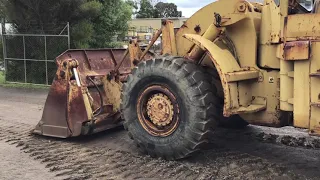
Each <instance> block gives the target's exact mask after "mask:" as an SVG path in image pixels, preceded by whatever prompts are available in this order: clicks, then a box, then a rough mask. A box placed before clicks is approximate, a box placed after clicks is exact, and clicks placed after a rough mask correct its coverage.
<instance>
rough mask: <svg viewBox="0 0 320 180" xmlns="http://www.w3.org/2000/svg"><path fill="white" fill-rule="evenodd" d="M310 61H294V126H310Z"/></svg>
mask: <svg viewBox="0 0 320 180" xmlns="http://www.w3.org/2000/svg"><path fill="white" fill-rule="evenodd" d="M309 67H310V61H295V62H294V69H295V71H294V92H293V94H294V105H293V109H294V111H293V118H294V120H293V122H294V126H296V127H301V128H309V116H310V78H309V74H310V69H309Z"/></svg>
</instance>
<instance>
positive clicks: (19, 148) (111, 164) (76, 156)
mask: <svg viewBox="0 0 320 180" xmlns="http://www.w3.org/2000/svg"><path fill="white" fill-rule="evenodd" d="M46 94H47V92H46V91H44V90H20V89H7V88H1V87H0V160H1V161H0V168H1V171H0V179H44V180H45V179H55V178H56V179H320V171H319V167H320V160H319V157H320V150H319V147H318V144H317V142H318V140H319V139H316V138H315V139H314V138H310V137H304V136H305V135H306V134H305V133H304V132H303V131H297V132H296V133H293V134H291V135H290V137H289V136H286V135H285V134H287V132H286V131H288V130H290V131H291V130H292V129H290V128H285V129H284V130H278V129H272V128H260V127H255V126H250V127H248V128H247V129H246V130H244V131H231V130H226V129H219V130H217V133H216V136H215V137H213V138H212V140H211V141H212V143H211V148H209V149H207V150H204V151H202V152H200V153H199V154H197V155H195V156H194V157H192V158H189V159H185V160H181V161H164V160H161V159H153V158H151V157H149V156H146V155H143V154H141V153H140V152H139V151H138V149H137V148H136V147H135V145H134V144H133V143H132V141H131V140H130V139H129V138H128V137H127V135H126V132H125V131H124V130H123V129H121V128H119V129H116V130H111V131H108V132H103V133H100V134H96V135H93V136H88V137H84V138H72V139H68V140H60V139H54V138H44V137H39V136H35V135H31V134H30V133H29V132H30V130H31V129H32V128H33V127H34V126H35V125H36V124H37V122H38V120H39V119H40V118H41V113H42V109H43V104H44V102H45V98H46ZM268 132H271V133H272V134H275V135H273V136H271V135H270V134H268ZM283 132H285V133H283ZM281 133H282V134H281ZM291 136H292V137H291ZM296 137H297V138H296ZM300 142H302V143H300ZM319 142H320V141H319ZM292 146H298V147H292ZM312 146H313V148H312Z"/></svg>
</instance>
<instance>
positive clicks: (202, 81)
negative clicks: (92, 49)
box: [121, 56, 221, 160]
mask: <svg viewBox="0 0 320 180" xmlns="http://www.w3.org/2000/svg"><path fill="white" fill-rule="evenodd" d="M207 79H208V78H207V77H206V75H205V72H204V69H203V68H202V67H200V66H197V65H195V64H193V63H190V62H187V61H185V59H184V58H180V57H171V56H168V57H163V58H162V59H153V60H149V61H146V62H141V63H140V64H139V65H138V67H136V68H135V69H133V72H132V75H130V76H129V77H128V80H127V83H125V84H124V85H123V92H122V98H121V99H122V101H121V112H122V117H123V118H124V119H125V122H124V127H125V129H126V130H128V134H129V136H130V137H131V138H132V139H133V140H134V141H135V143H136V144H137V145H138V147H139V148H140V149H141V150H142V151H143V152H144V153H147V154H149V155H151V156H152V157H162V158H164V159H167V160H174V159H181V158H185V157H188V156H191V155H192V154H193V153H195V152H197V151H199V150H200V149H202V148H204V147H206V145H207V144H208V142H209V138H210V136H212V135H213V130H214V128H215V127H216V125H217V121H218V119H219V115H220V114H221V112H219V111H220V109H221V108H219V107H218V106H219V104H218V103H217V102H218V100H217V97H216V89H214V88H212V86H211V85H210V83H209V82H208V80H207ZM154 84H162V85H165V86H166V87H168V89H169V90H170V91H171V92H172V93H173V94H174V95H175V97H176V99H177V102H178V104H179V111H180V115H179V119H180V122H179V125H178V127H177V129H176V130H175V131H174V132H173V133H172V134H170V135H169V136H166V137H161V136H154V135H151V134H150V133H149V132H148V131H146V130H145V128H143V126H142V125H141V123H140V121H139V119H138V115H137V105H136V104H137V103H138V102H137V99H138V97H139V94H140V93H141V92H142V91H143V90H144V89H146V88H148V87H150V86H152V85H154Z"/></svg>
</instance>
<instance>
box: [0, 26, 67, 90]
mask: <svg viewBox="0 0 320 180" xmlns="http://www.w3.org/2000/svg"><path fill="white" fill-rule="evenodd" d="M2 36H3V37H2V41H3V56H4V68H5V74H6V82H15V83H31V84H45V85H50V84H51V83H52V80H53V78H54V75H55V72H56V64H55V58H56V57H57V56H58V55H59V54H61V53H62V52H64V51H65V50H67V49H69V48H70V34H69V24H67V25H66V26H65V27H64V28H63V29H62V30H61V32H60V34H57V35H53V34H50V35H43V34H17V33H5V32H4V33H3V34H2Z"/></svg>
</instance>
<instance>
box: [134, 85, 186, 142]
mask: <svg viewBox="0 0 320 180" xmlns="http://www.w3.org/2000/svg"><path fill="white" fill-rule="evenodd" d="M136 105H137V114H138V119H139V122H140V124H141V125H142V127H143V128H144V129H145V130H146V131H147V132H148V133H149V134H151V135H153V136H161V137H166V136H169V135H171V134H172V133H174V132H175V130H176V129H177V128H178V125H179V121H180V119H179V113H180V112H179V105H178V103H177V99H176V97H175V95H174V94H173V93H172V92H171V91H170V90H169V89H168V88H167V87H166V86H164V85H153V86H150V87H148V88H146V89H145V90H144V91H143V92H142V93H140V95H139V97H138V101H137V104H136Z"/></svg>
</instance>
